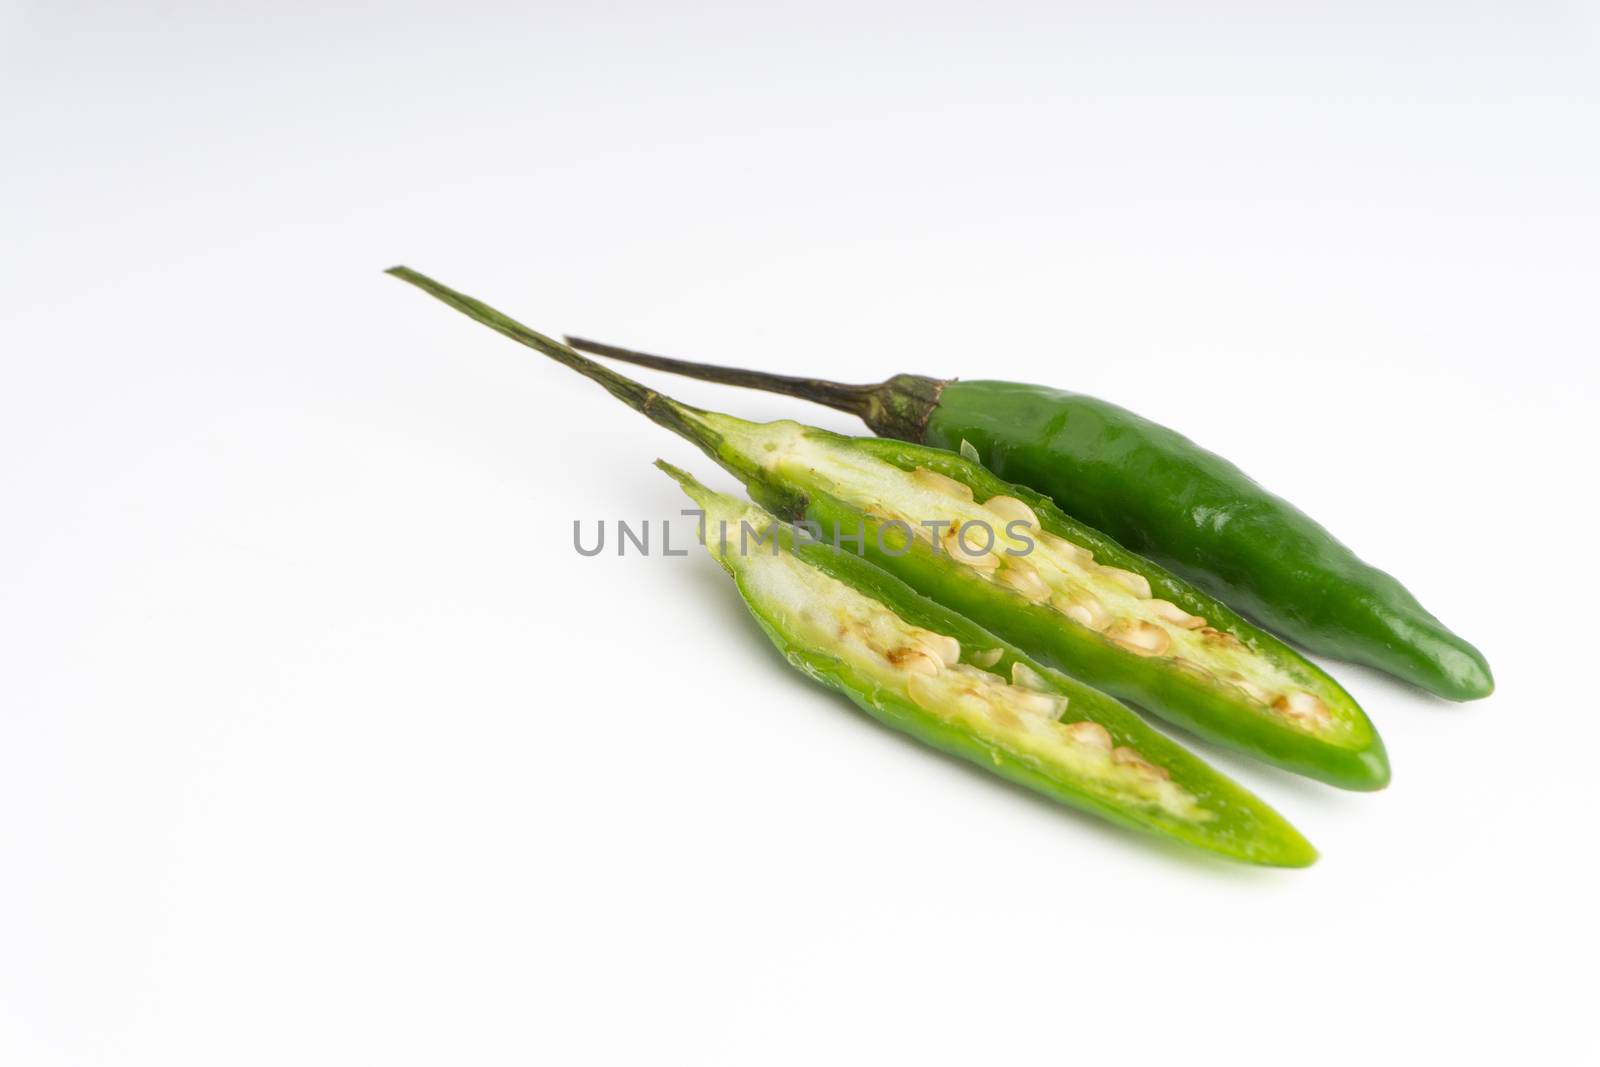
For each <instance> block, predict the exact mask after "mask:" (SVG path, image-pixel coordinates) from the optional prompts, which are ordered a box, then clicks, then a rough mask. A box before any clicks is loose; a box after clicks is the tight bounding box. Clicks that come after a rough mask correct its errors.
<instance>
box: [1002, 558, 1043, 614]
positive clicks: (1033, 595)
mask: <svg viewBox="0 0 1600 1067" xmlns="http://www.w3.org/2000/svg"><path fill="white" fill-rule="evenodd" d="M1000 581H1001V582H1002V583H1003V584H1005V585H1009V586H1010V587H1011V588H1012V589H1015V590H1016V591H1017V592H1019V593H1021V594H1022V595H1023V596H1025V597H1027V598H1028V599H1029V600H1032V601H1034V602H1035V603H1040V602H1043V601H1046V600H1049V599H1050V586H1049V585H1048V584H1047V583H1046V582H1045V580H1044V579H1043V578H1041V577H1039V572H1038V571H1036V570H1034V569H1033V565H1032V564H1031V563H1028V562H1026V561H1024V560H1020V559H1017V558H1016V557H1014V556H1007V557H1006V558H1005V559H1004V560H1002V561H1001V566H1000Z"/></svg>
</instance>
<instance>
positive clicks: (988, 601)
mask: <svg viewBox="0 0 1600 1067" xmlns="http://www.w3.org/2000/svg"><path fill="white" fill-rule="evenodd" d="M721 418H724V416H711V419H712V420H713V423H714V422H715V420H717V419H721ZM810 432H811V433H814V434H817V435H819V436H828V437H832V438H833V439H834V440H836V441H838V442H847V443H848V444H849V446H850V447H852V448H857V449H860V450H861V451H863V452H868V453H871V454H872V455H875V456H877V457H878V458H880V459H883V460H885V461H887V462H889V463H892V464H894V465H895V466H897V467H899V468H901V469H902V470H912V469H915V468H916V467H919V466H920V467H927V468H929V469H930V470H935V471H938V472H939V473H941V474H944V475H946V476H947V477H951V478H954V479H956V480H957V481H960V482H964V483H965V484H967V485H969V486H971V487H972V489H973V491H974V493H975V494H976V495H977V497H978V498H979V499H987V498H988V497H991V496H995V495H999V494H1004V495H1009V496H1015V497H1017V498H1018V499H1020V500H1022V501H1024V502H1025V503H1027V504H1028V505H1029V506H1030V507H1032V508H1033V509H1034V512H1035V514H1036V515H1037V516H1038V518H1039V522H1040V525H1041V527H1042V528H1043V529H1044V531H1045V532H1046V533H1052V534H1055V535H1057V536H1059V537H1065V538H1067V539H1068V540H1070V541H1074V542H1076V543H1078V544H1081V545H1083V546H1085V547H1087V548H1089V549H1090V550H1091V551H1093V552H1094V555H1095V559H1096V560H1098V561H1099V562H1101V563H1103V564H1106V565H1109V566H1113V567H1121V568H1123V569H1125V570H1130V571H1134V572H1136V573H1138V574H1142V575H1144V576H1145V577H1146V578H1147V579H1149V581H1150V586H1151V589H1152V591H1153V592H1154V594H1155V595H1156V596H1158V597H1161V598H1162V599H1165V600H1169V601H1171V602H1172V603H1174V604H1177V605H1178V606H1179V607H1181V608H1183V609H1184V610H1185V611H1187V612H1189V613H1191V614H1194V615H1201V616H1203V617H1205V618H1206V619H1208V620H1210V621H1211V624H1212V625H1213V626H1216V627H1218V628H1220V629H1224V630H1227V631H1228V632H1229V633H1232V634H1233V635H1234V636H1235V637H1237V638H1239V640H1241V641H1242V642H1244V643H1245V644H1246V645H1248V646H1249V647H1250V648H1251V649H1252V650H1254V651H1256V652H1258V653H1260V654H1262V655H1264V656H1267V657H1269V658H1271V659H1274V660H1276V661H1277V662H1279V663H1284V664H1288V663H1292V664H1294V665H1296V666H1297V667H1298V668H1299V669H1301V670H1303V671H1305V672H1306V673H1308V674H1310V675H1313V676H1315V677H1316V678H1317V679H1319V680H1320V681H1321V682H1323V683H1324V684H1326V685H1327V686H1328V687H1330V688H1331V689H1332V690H1333V691H1334V693H1335V694H1336V699H1337V700H1338V701H1339V703H1340V704H1341V709H1340V710H1341V712H1342V714H1344V715H1345V716H1348V717H1350V718H1352V719H1354V720H1356V721H1357V722H1358V724H1359V729H1360V733H1361V736H1360V737H1358V738H1357V739H1356V741H1355V742H1354V743H1353V744H1352V745H1351V746H1350V747H1343V746H1339V745H1335V744H1332V743H1329V742H1328V741H1325V740H1323V739H1321V738H1318V737H1314V736H1310V735H1308V734H1306V733H1304V732H1303V731H1300V730H1296V729H1293V728H1290V727H1288V726H1286V725H1285V724H1283V722H1282V721H1281V720H1279V719H1278V718H1277V717H1276V716H1273V715H1270V714H1266V713H1264V712H1262V711H1261V710H1260V709H1259V707H1258V706H1255V705H1253V704H1251V703H1249V702H1245V701H1241V700H1240V699H1239V698H1238V697H1237V696H1236V695H1235V694H1234V691H1233V690H1232V688H1231V687H1224V686H1220V685H1217V684H1216V683H1215V682H1214V680H1211V679H1206V678H1201V677H1197V676H1195V675H1194V674H1191V673H1188V672H1187V671H1184V670H1182V669H1180V668H1178V667H1177V666H1175V665H1174V664H1171V663H1169V662H1167V661H1164V660H1157V659H1147V658H1144V657H1139V656H1134V655H1131V654H1129V653H1127V652H1126V651H1124V650H1122V649H1120V648H1118V647H1117V646H1116V645H1115V644H1113V643H1112V642H1110V641H1107V640H1106V639H1105V638H1104V637H1102V636H1101V635H1099V634H1097V633H1094V632H1093V631H1090V630H1088V629H1086V628H1084V627H1079V626H1073V625H1065V624H1063V621H1062V618H1061V616H1060V614H1059V613H1057V612H1055V611H1053V610H1051V609H1049V608H1047V607H1043V606H1041V605H1037V604H1032V603H1030V602H1029V601H1028V600H1026V599H1025V598H1024V597H1021V596H1019V595H1017V594H1016V593H1014V592H1011V591H1010V590H1008V589H1005V588H1004V587H1002V586H999V585H997V584H996V583H994V582H991V581H988V580H986V579H984V578H983V577H981V576H979V575H977V574H975V573H973V571H972V569H971V568H969V567H965V566H962V565H960V564H953V563H951V561H950V560H948V559H940V558H939V557H937V556H935V555H934V554H933V553H932V551H931V550H930V549H929V548H928V547H927V546H926V545H925V544H924V543H923V542H920V541H918V542H913V543H912V544H910V545H908V546H904V547H905V549H906V550H905V551H904V552H903V553H902V551H901V547H902V546H901V544H900V543H898V542H899V540H900V539H899V538H898V537H897V531H895V530H894V529H892V528H890V529H889V530H887V531H886V535H885V543H884V545H883V546H882V547H880V545H879V541H878V536H877V531H878V529H879V526H880V525H881V524H880V523H879V522H877V521H876V520H875V519H874V518H873V517H872V516H871V515H869V514H868V513H866V512H864V511H863V510H862V509H860V508H859V507H857V506H856V505H854V504H852V503H849V502H847V501H843V500H840V499H837V498H835V497H833V496H831V495H829V494H827V493H823V492H819V491H818V490H817V489H816V488H815V487H814V486H803V485H800V484H798V483H797V482H796V481H795V480H793V479H791V478H785V477H775V476H774V475H773V474H772V473H771V472H769V471H767V470H766V469H764V468H763V467H761V466H760V465H759V462H758V459H759V457H750V456H747V455H745V454H743V453H742V452H741V451H739V450H738V449H736V448H730V447H729V446H728V445H727V444H721V445H719V446H717V448H716V450H715V451H714V452H712V455H713V458H715V459H717V460H718V461H719V462H720V463H722V465H723V466H724V467H726V468H727V469H728V470H729V471H730V472H731V473H732V474H734V475H735V476H737V477H738V478H739V479H740V480H742V481H743V482H744V483H745V485H746V487H747V488H748V489H749V490H750V495H751V497H752V499H754V500H756V501H757V502H758V503H760V504H761V505H762V506H764V507H767V508H768V509H770V510H772V511H773V512H775V513H776V514H778V515H780V516H782V517H784V518H786V519H791V520H798V519H801V518H804V519H807V520H809V521H812V522H815V523H817V524H818V526H819V527H820V528H821V529H822V531H823V532H824V536H825V537H827V536H831V531H833V530H835V529H838V530H841V531H844V532H845V533H846V534H853V533H854V532H855V531H856V530H857V529H858V528H864V529H865V531H866V537H865V538H864V539H863V541H864V544H863V546H862V554H863V555H864V557H865V558H866V559H868V560H870V561H871V562H872V563H873V564H874V565H875V566H877V567H879V568H881V569H883V570H885V571H887V572H889V573H890V574H893V575H894V576H895V577H897V578H899V579H901V580H902V581H904V582H905V583H906V584H907V585H909V586H911V587H912V588H913V589H915V590H916V591H917V592H919V593H921V594H923V595H924V596H927V597H930V598H932V599H933V600H936V601H938V602H939V603H941V604H944V605H947V606H948V607H950V608H951V609H953V610H954V611H956V612H959V613H960V614H962V615H964V616H966V617H967V618H969V619H972V620H973V621H974V622H976V623H977V624H979V625H980V626H982V627H984V628H985V629H987V630H989V631H990V632H992V633H994V634H997V635H999V636H1000V637H1002V638H1004V639H1005V640H1007V641H1009V642H1011V643H1012V644H1014V645H1016V646H1017V647H1019V648H1021V649H1023V650H1025V651H1026V652H1027V653H1028V654H1030V655H1032V656H1034V657H1036V658H1038V659H1039V660H1042V661H1043V662H1045V663H1048V664H1050V665H1051V666H1053V667H1056V668H1057V669H1059V670H1061V671H1064V672H1065V673H1067V674H1069V675H1071V676H1072V677H1074V678H1076V679H1078V680H1080V681H1082V682H1086V683H1088V684H1090V685H1093V686H1094V687H1095V688H1096V689H1100V690H1103V691H1105V692H1106V693H1109V694H1111V695H1112V696H1115V697H1117V698H1119V699H1122V700H1128V701H1131V702H1132V703H1134V704H1137V705H1139V706H1140V707H1144V708H1147V709H1149V710H1150V711H1152V712H1154V713H1155V714H1157V715H1159V716H1161V717H1162V718H1164V719H1166V720H1167V721H1169V722H1171V723H1174V724H1176V725H1178V726H1181V727H1183V728H1184V729H1186V730H1189V731H1190V732H1192V733H1194V734H1198V735H1199V736H1201V737H1204V738H1206V739H1207V740H1210V741H1214V742H1216V743H1217V744H1220V745H1225V746H1227V747H1229V748H1234V749H1238V750H1240V751H1242V752H1248V753H1250V754H1251V755H1254V756H1257V757H1259V758H1261V759H1264V760H1267V761H1268V762H1270V763H1274V764H1277V765H1278V766H1280V767H1284V768H1286V769H1288V770H1292V771H1294V772H1296V773H1297V774H1303V775H1306V776H1307V777H1311V778H1316V779H1318V780H1320V781H1324V782H1327V783H1329V784H1330V785H1336V786H1339V787H1341V788H1344V789H1355V790H1375V789H1382V788H1383V787H1384V786H1386V785H1388V784H1389V759H1388V755H1387V753H1386V752H1385V750H1384V747H1383V741H1382V739H1381V738H1380V737H1379V736H1378V732H1377V730H1376V729H1374V728H1373V726H1372V724H1371V722H1370V721H1368V720H1367V718H1366V716H1365V714H1363V713H1362V711H1361V709H1360V707H1359V706H1358V705H1357V704H1356V702H1355V701H1354V700H1353V699H1352V698H1351V697H1350V695H1349V694H1348V693H1346V692H1345V691H1344V689H1343V688H1342V687H1341V686H1339V685H1338V683H1337V682H1335V681H1334V680H1333V679H1331V678H1329V677H1328V676H1327V674H1325V673H1324V672H1322V671H1320V670H1318V669H1317V668H1316V667H1315V666H1314V665H1313V664H1311V663H1309V662H1307V661H1306V660H1305V659H1304V658H1303V657H1301V656H1300V655H1299V654H1298V653H1296V652H1295V651H1294V650H1293V649H1291V648H1289V647H1288V646H1286V645H1285V644H1283V642H1281V641H1279V640H1278V639H1277V638H1275V637H1273V636H1272V635H1271V634H1268V633H1266V632H1265V631H1263V630H1261V629H1260V628H1259V627H1256V626H1254V625H1252V624H1251V623H1249V622H1248V621H1246V620H1245V619H1243V618H1242V617H1240V616H1239V614H1238V613H1236V612H1234V611H1232V610H1231V609H1229V608H1228V607H1227V606H1226V605H1225V604H1223V603H1221V602H1220V601H1218V600H1216V599H1214V598H1212V597H1209V596H1207V595H1206V594H1205V593H1203V592H1201V591H1200V590H1198V589H1196V588H1195V587H1194V586H1191V585H1189V584H1188V583H1187V582H1184V581H1182V580H1181V579H1179V578H1177V577H1176V576H1174V575H1172V574H1170V573H1168V572H1167V571H1165V570H1163V569H1162V568H1161V567H1159V566H1156V565H1154V564H1152V563H1151V562H1150V561H1149V560H1146V559H1143V558H1142V557H1139V556H1137V555H1134V554H1133V553H1132V552H1129V551H1128V550H1127V549H1125V548H1123V547H1122V546H1121V545H1119V544H1117V543H1116V542H1115V541H1113V540H1111V539H1110V538H1108V537H1106V536H1105V535H1104V534H1101V533H1099V532H1098V531H1096V530H1093V529H1090V528H1089V527H1087V526H1085V525H1084V524H1082V523H1079V522H1076V521H1074V520H1073V519H1071V518H1069V517H1068V516H1067V515H1065V514H1064V513H1062V511H1061V510H1060V509H1059V508H1058V507H1056V506H1055V504H1054V503H1052V502H1051V501H1050V499H1049V498H1048V497H1045V496H1043V495H1041V494H1039V493H1036V492H1033V491H1032V490H1030V489H1028V488H1026V487H1024V486H1020V485H1012V484H1009V483H1007V482H1004V481H1002V480H1001V479H999V478H998V477H996V476H995V475H993V474H992V473H990V472H989V471H988V470H986V469H984V468H983V467H981V466H979V465H978V464H976V463H972V462H970V461H968V460H966V459H964V458H962V457H961V456H958V455H954V454H952V453H950V452H946V451H944V450H942V449H934V448H929V447H926V446H923V445H915V444H911V443H909V442H905V441H896V440H891V439H885V438H845V437H840V436H837V435H831V434H828V433H827V432H826V431H823V430H815V429H813V430H811V431H810ZM708 451H711V450H710V449H708ZM753 459H755V460H757V462H752V460H753ZM846 548H847V550H849V551H853V550H854V544H853V542H852V543H850V544H849V545H847V546H846ZM829 550H830V551H831V547H830V549H829Z"/></svg>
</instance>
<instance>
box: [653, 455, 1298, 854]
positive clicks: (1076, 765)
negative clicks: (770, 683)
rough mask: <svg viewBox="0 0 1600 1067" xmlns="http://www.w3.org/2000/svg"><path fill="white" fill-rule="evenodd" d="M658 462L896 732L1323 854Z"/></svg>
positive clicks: (728, 562) (1179, 832) (1189, 769)
mask: <svg viewBox="0 0 1600 1067" xmlns="http://www.w3.org/2000/svg"><path fill="white" fill-rule="evenodd" d="M656 465H657V466H658V467H660V468H661V469H662V470H664V471H666V472H667V473H668V474H669V475H671V476H672V477H673V478H675V479H676V480H677V481H678V483H679V485H681V486H682V487H683V489H684V492H686V493H688V495H689V496H690V497H691V498H692V499H693V500H694V501H695V503H696V504H698V505H699V506H700V508H701V509H702V512H703V522H702V530H703V531H704V533H705V535H704V536H703V538H702V540H703V541H704V543H705V545H706V547H707V548H708V549H709V550H710V551H711V554H712V556H714V557H715V558H716V559H717V561H718V562H719V563H721V564H722V566H723V567H724V568H726V569H727V571H728V573H730V574H731V575H733V578H734V582H735V583H736V584H737V585H738V588H739V594H740V595H741V596H742V597H743V598H744V601H745V605H746V607H748V608H749V609H750V614H752V615H754V616H755V618H756V621H757V622H758V623H760V625H761V628H762V629H763V630H765V631H766V634H767V636H768V637H770V638H771V639H772V643H773V644H774V645H776V646H777V647H778V650H779V651H780V652H782V653H783V655H784V656H785V658H787V659H788V661H789V662H790V664H792V665H793V666H794V667H795V668H796V669H798V670H799V671H801V672H802V673H804V674H807V675H809V676H810V677H812V678H814V679H816V680H817V681H819V682H821V683H822V684H823V685H826V686H829V687H830V688H833V689H837V690H839V691H840V692H842V693H844V694H845V695H846V696H848V697H849V698H850V699H851V700H852V701H854V702H855V703H856V704H857V705H859V706H860V707H861V708H862V709H863V710H864V711H866V712H867V714H869V715H871V716H872V717H873V718H875V719H877V720H878V721H880V722H882V723H883V724H884V725H886V726H889V727H892V728H893V729H896V730H900V731H901V732H903V733H908V734H910V735H911V736H913V737H915V738H917V739H918V740H920V741H922V742H924V743H926V744H928V745H931V746H932V747H934V748H937V749H941V750H943V751H945V752H948V753H952V754H954V755H957V756H960V757H962V758H964V759H968V760H971V761H972V762H973V763H976V764H978V765H979V766H980V767H983V768H984V769H985V770H987V771H990V772H992V773H994V774H997V775H999V776H1000V777H1002V778H1006V779H1009V780H1011V781H1013V782H1016V783H1018V784H1020V785H1023V786H1026V787H1027V788H1029V789H1032V790H1034V791H1035V792H1039V793H1043V794H1044V795H1045V796H1047V797H1050V798H1051V799H1052V800H1056V801H1059V802H1061V803H1063V804H1069V805H1071V806H1072V807H1075V808H1079V809H1082V810H1084V811H1088V812H1091V813H1093V814H1095V815H1099V816H1100V817H1102V818H1105V819H1109V820H1111V821H1112V822H1114V823H1119V824H1121V825H1123V826H1127V827H1131V828H1133V829H1136V830H1142V831H1145V832H1147V833H1153V834H1157V835H1159V836H1162V837H1167V838H1173V839H1176V840H1178V841H1182V842H1184V843H1186V844H1189V845H1196V846H1199V847H1200V848H1204V849H1208V850H1210V851H1212V852H1219V853H1222V854H1223V855H1226V856H1229V857H1232V858H1234V859H1241V860H1246V861H1248V862H1251V863H1260V864H1267V865H1271V866H1279V867H1304V866H1306V865H1307V864H1309V863H1311V862H1312V861H1313V860H1314V859H1315V858H1316V850H1315V849H1313V848H1312V847H1311V845H1310V843H1309V842H1307V841H1306V840H1305V838H1303V837H1301V836H1300V834H1299V833H1298V832H1297V831H1296V830H1295V829H1294V827H1292V826H1290V825H1289V823H1288V822H1286V821H1285V820H1284V819H1283V817H1282V816H1280V815H1279V814H1278V813H1277V812H1275V811H1273V810H1272V809H1271V808H1269V807H1267V805H1265V804H1264V803H1262V802H1261V801H1260V800H1258V799H1257V798H1256V797H1254V796H1252V795H1251V794H1250V793H1248V792H1246V791H1245V790H1244V789H1242V788H1241V787H1240V786H1238V785H1237V784H1235V783H1234V782H1232V781H1229V780H1228V779H1227V778H1225V777H1223V776H1222V775H1221V774H1219V773H1218V772H1217V771H1215V770H1213V769H1212V768H1211V767H1209V766H1207V765H1206V764H1205V763H1203V762H1201V761H1200V760H1199V759H1196V758H1195V757H1194V756H1192V755H1191V754H1189V753H1188V752H1186V751H1184V750H1183V749H1182V748H1181V747H1179V746H1178V745H1176V744H1174V743H1173V742H1172V741H1169V740H1167V739H1166V738H1165V737H1162V736H1161V735H1160V734H1158V733H1157V732H1156V731H1155V730H1153V729H1151V728H1150V727H1149V726H1148V725H1146V724H1145V722H1144V721H1143V720H1142V719H1140V718H1139V717H1138V716H1137V715H1135V714H1133V713H1132V712H1131V711H1129V710H1128V709H1127V708H1125V707H1123V706H1122V705H1121V704H1119V703H1117V702H1116V701H1115V700H1113V699H1111V698H1110V697H1108V696H1106V695H1105V694H1103V693H1100V692H1097V691H1096V690H1094V689H1090V688H1089V687H1088V686H1085V685H1082V684H1081V683H1078V682H1074V681H1072V680H1071V679H1069V678H1066V677H1064V676H1062V675H1060V674H1057V673H1056V672H1055V671H1052V670H1050V669H1049V668H1047V667H1044V666H1043V665H1041V664H1039V663H1037V662H1036V661H1034V660H1032V659H1029V658H1028V657H1027V656H1025V655H1024V654H1022V653H1021V652H1020V651H1019V650H1017V649H1016V648H1013V647H1011V646H1010V645H1008V644H1006V643H1005V642H1004V641H1001V640H1000V639H998V638H997V637H995V636H994V635H993V634H990V633H988V632H986V631H984V630H983V629H982V628H980V627H978V626H976V625H975V624H973V623H972V622H970V621H969V620H967V619H963V618H961V617H960V616H959V615H956V614H954V613H953V612H950V611H948V610H947V609H945V608H942V607H940V606H939V605H938V604H936V603H934V602H933V601H931V600H928V599H927V598H926V597H923V596H920V595H918V594H917V593H916V592H915V591H913V590H912V589H911V588H910V587H909V586H907V585H906V584H905V583H903V582H901V581H899V580H897V579H895V578H893V577H891V576H890V575H888V574H886V573H884V572H883V571H881V570H879V569H878V568H876V567H874V566H872V565H871V564H869V563H867V562H866V561H865V560H862V559H859V558H858V557H856V556H854V555H853V554H850V553H840V552H835V551H833V549H832V547H831V546H829V545H826V544H823V543H820V542H816V541H810V540H808V539H807V538H806V537H805V536H804V535H803V534H802V533H800V532H799V531H797V530H795V529H794V528H793V527H790V526H786V525H784V524H782V523H779V522H778V521H777V520H776V519H774V518H773V516H771V515H769V514H768V513H766V512H764V511H762V510H761V509H759V508H755V507H751V506H750V505H747V504H744V503H743V502H741V501H738V500H735V499H733V498H732V497H729V496H725V495H723V494H721V493H716V492H712V491H711V490H709V489H707V488H706V487H705V486H703V485H701V484H700V483H699V482H697V481H696V480H695V479H694V478H692V477H691V476H689V475H688V474H686V473H684V472H683V471H680V470H678V469H677V468H675V467H673V466H671V465H670V464H667V463H665V462H662V461H659V460H658V461H657V463H656ZM752 537H753V538H754V541H755V545H754V547H751V545H750V542H751V539H752Z"/></svg>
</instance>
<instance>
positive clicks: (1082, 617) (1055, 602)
mask: <svg viewBox="0 0 1600 1067" xmlns="http://www.w3.org/2000/svg"><path fill="white" fill-rule="evenodd" d="M1050 604H1051V606H1052V607H1054V608H1055V609H1056V610H1057V611H1059V612H1061V614H1063V615H1065V616H1066V617H1067V618H1069V619H1071V620H1072V621H1073V622H1075V623H1078V624H1079V625H1081V626H1087V627H1088V628H1089V629H1091V630H1104V629H1105V628H1106V626H1107V625H1108V624H1109V623H1110V622H1111V613H1110V612H1109V611H1107V610H1106V607H1105V605H1104V604H1102V603H1100V601H1098V600H1096V599H1095V598H1094V597H1092V596H1090V595H1089V594H1088V593H1057V594H1055V595H1054V596H1052V597H1051V598H1050Z"/></svg>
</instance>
